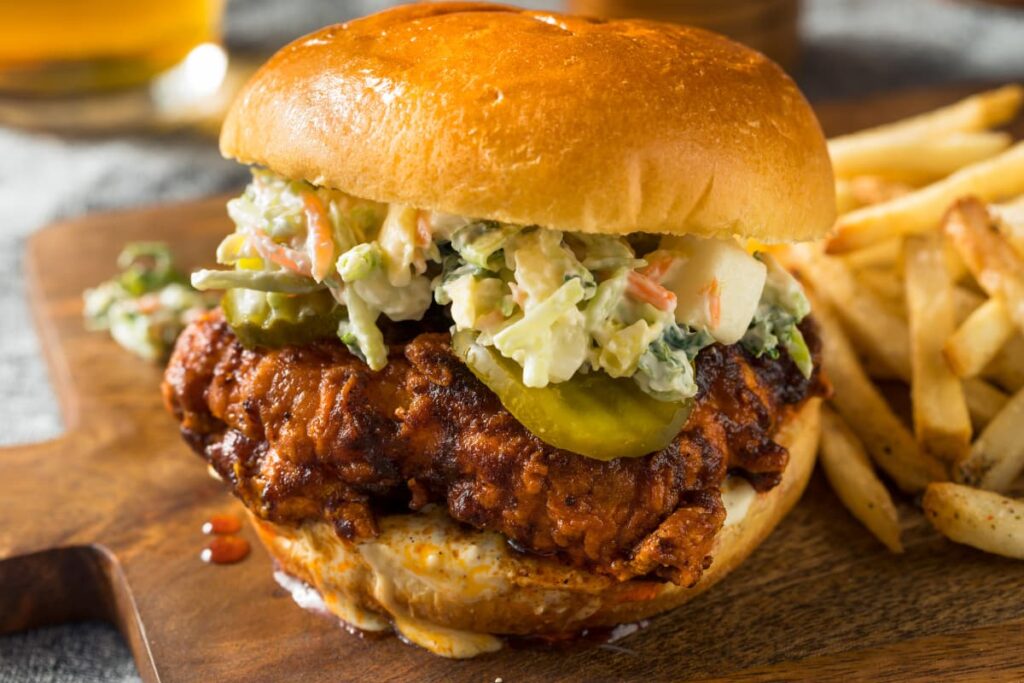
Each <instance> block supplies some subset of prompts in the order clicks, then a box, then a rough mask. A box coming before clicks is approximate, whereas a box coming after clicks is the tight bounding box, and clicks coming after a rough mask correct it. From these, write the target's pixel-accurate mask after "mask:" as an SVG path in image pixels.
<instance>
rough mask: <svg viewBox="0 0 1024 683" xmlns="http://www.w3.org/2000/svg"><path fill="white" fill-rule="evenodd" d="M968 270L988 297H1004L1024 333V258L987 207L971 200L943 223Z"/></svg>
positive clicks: (956, 209)
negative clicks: (990, 215)
mask: <svg viewBox="0 0 1024 683" xmlns="http://www.w3.org/2000/svg"><path fill="white" fill-rule="evenodd" d="M944 229H945V231H946V235H948V236H949V238H950V240H951V241H952V243H953V246H955V247H956V249H957V251H958V252H960V256H961V257H962V258H963V260H964V263H965V264H966V265H967V268H968V269H969V270H970V271H971V274H972V275H974V279H975V280H977V282H978V284H979V285H981V288H982V289H984V290H985V291H986V292H987V293H988V295H989V296H993V297H1001V298H1002V300H1003V303H1004V304H1005V306H1006V310H1007V311H1008V312H1009V314H1010V318H1011V319H1012V320H1013V321H1014V323H1016V325H1017V327H1018V329H1020V330H1021V331H1024V258H1021V257H1020V256H1019V255H1018V254H1017V253H1016V252H1015V251H1014V250H1013V248H1012V247H1011V246H1010V245H1009V243H1008V242H1007V241H1006V240H1005V239H1003V237H1002V236H1001V235H1000V234H999V231H998V229H997V228H996V226H995V225H994V224H993V222H992V220H991V219H990V217H989V215H988V211H987V210H986V209H985V205H984V204H982V203H981V202H979V201H978V200H977V199H975V198H973V197H971V198H967V199H961V200H960V201H958V202H957V203H956V205H955V206H954V207H953V208H952V209H951V210H950V212H949V215H948V217H947V218H946V222H945V224H944Z"/></svg>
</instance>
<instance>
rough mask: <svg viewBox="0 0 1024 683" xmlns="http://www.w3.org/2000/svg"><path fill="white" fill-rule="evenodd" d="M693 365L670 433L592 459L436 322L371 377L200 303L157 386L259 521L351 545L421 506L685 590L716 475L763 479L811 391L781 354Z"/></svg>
mask: <svg viewBox="0 0 1024 683" xmlns="http://www.w3.org/2000/svg"><path fill="white" fill-rule="evenodd" d="M802 327H803V329H804V333H805V335H806V336H807V338H808V341H809V342H810V344H811V347H812V350H813V351H814V353H815V355H817V345H818V342H817V337H816V335H815V334H814V330H813V326H812V325H811V324H809V323H808V322H805V323H804V325H803V326H802ZM696 367H697V382H698V385H699V387H700V392H699V394H698V397H697V404H696V407H695V408H694V410H693V413H692V414H691V416H690V418H689V420H688V421H687V423H686V425H685V426H684V428H683V430H682V431H681V432H680V434H679V436H678V437H677V438H676V439H675V441H674V442H673V443H672V444H671V445H670V446H668V447H667V448H665V449H664V450H662V451H659V452H657V453H652V454H650V455H647V456H644V457H639V458H621V459H617V460H611V461H607V462H605V461H600V460H594V459H591V458H587V457H584V456H581V455H577V454H574V453H570V452H567V451H563V450H559V449H557V448H554V447H553V446H550V445H548V444H546V443H544V442H543V441H541V440H540V439H538V438H537V437H535V436H534V435H532V434H531V433H530V432H528V431H527V430H526V428H525V427H523V426H522V425H521V424H520V423H519V422H518V421H516V419H515V418H514V417H512V415H511V414H509V413H508V411H506V410H505V409H504V408H503V407H502V405H501V403H500V401H499V400H498V398H497V397H496V396H495V395H494V394H493V393H492V392H491V391H490V390H489V389H487V388H486V387H485V386H484V385H483V384H482V383H481V382H480V381H479V380H478V379H477V378H476V377H474V376H473V374H472V373H471V372H470V371H469V369H468V368H466V367H465V365H463V363H462V362H461V361H460V360H459V359H458V358H457V357H456V356H455V355H454V354H453V352H452V351H451V345H450V338H449V336H448V334H447V333H436V332H424V333H420V334H418V335H417V336H415V337H413V338H412V339H411V340H410V341H408V342H406V343H400V344H392V345H391V347H390V356H389V362H388V365H387V366H386V367H385V368H384V369H383V370H381V371H379V372H373V371H371V370H370V369H369V368H368V367H367V366H366V365H365V364H364V363H363V362H362V361H360V360H359V359H358V358H356V357H355V356H353V355H352V354H350V353H349V352H348V350H347V349H346V348H345V346H344V345H342V344H341V343H340V342H337V341H324V342H318V343H315V344H311V345H307V346H303V347H286V348H282V349H276V350H266V349H260V350H248V349H245V348H243V347H242V345H241V344H240V343H239V342H238V341H237V340H236V339H235V337H234V335H233V333H232V332H231V330H230V328H229V327H228V325H227V324H226V323H225V322H224V321H223V320H222V319H221V317H220V316H219V314H216V313H214V314H210V315H208V316H207V317H205V318H203V319H201V320H199V321H198V322H195V323H193V324H192V325H191V326H190V327H189V328H188V329H187V330H186V331H185V333H184V334H183V335H182V336H181V338H180V339H179V341H178V344H177V348H176V350H175V353H174V355H173V357H172V358H171V361H170V364H169V366H168V368H167V372H166V376H165V382H164V387H163V391H164V398H165V401H166V403H167V406H168V408H169V409H170V410H171V411H172V412H173V413H174V415H175V416H176V417H177V418H178V419H179V420H180V421H181V428H182V431H183V433H184V435H185V437H186V440H187V441H188V442H189V444H190V445H191V446H192V447H193V448H194V449H195V450H196V451H197V452H199V453H200V454H201V455H203V456H204V457H205V458H207V459H208V460H209V462H210V463H211V464H212V465H213V467H214V468H215V469H216V470H217V472H218V473H219V474H220V475H221V477H223V479H224V480H225V481H226V482H228V483H229V484H230V486H231V487H232V489H233V490H234V492H235V494H236V495H238V496H239V497H240V498H241V499H242V500H243V501H244V502H245V504H246V505H247V506H248V507H249V509H251V510H252V511H254V512H255V513H256V514H257V515H259V516H260V517H263V518H266V519H269V520H272V521H274V522H278V523H285V524H299V523H301V522H302V521H304V520H311V519H326V520H328V521H330V522H331V523H333V525H334V527H335V528H336V529H337V532H338V534H339V535H340V536H342V537H344V538H349V539H353V540H356V539H360V538H367V537H372V536H373V535H374V534H375V533H376V528H377V527H376V516H377V515H378V514H386V513H388V512H394V511H396V510H400V509H403V508H404V509H406V510H408V509H409V508H411V509H413V510H415V509H419V508H421V507H423V506H424V505H427V504H430V503H437V504H440V505H442V506H445V507H447V510H448V512H449V514H450V515H451V516H452V517H453V518H454V519H456V520H459V521H460V522H464V523H466V524H469V525H471V526H473V527H476V528H478V529H488V530H494V531H498V532H501V533H502V534H504V535H505V536H506V537H507V538H508V539H509V542H510V543H511V544H512V545H513V546H514V547H516V548H518V549H520V550H522V551H524V552H531V553H537V554H540V555H550V556H553V557H555V558H557V559H559V560H561V561H564V562H567V563H569V564H571V565H572V566H575V567H579V568H584V569H588V570H590V571H594V572H598V573H601V574H605V575H608V576H612V577H614V578H616V579H619V580H627V579H630V578H633V577H636V576H656V577H661V578H664V579H667V580H670V581H673V582H675V583H678V584H681V585H690V584H693V583H695V582H696V581H697V579H698V578H700V575H701V572H702V571H703V569H704V568H706V567H707V566H708V565H709V563H710V559H711V558H710V555H709V553H710V550H711V547H712V544H713V540H714V537H715V534H716V533H717V532H718V531H719V529H720V528H721V526H722V524H723V521H724V518H725V509H724V507H723V505H722V500H721V495H720V491H719V489H720V486H721V484H722V482H723V480H724V478H725V476H726V474H727V473H730V472H732V473H738V474H741V475H743V476H745V477H747V478H748V479H749V480H750V481H751V483H752V484H753V485H754V487H755V488H757V489H758V490H767V489H770V488H771V487H772V486H774V485H775V484H777V483H778V481H779V478H780V476H781V473H782V471H783V469H784V468H785V466H786V462H787V459H788V454H787V452H786V450H785V449H784V448H782V447H781V446H779V445H778V444H776V443H775V442H774V441H773V440H772V435H773V434H774V433H775V431H776V430H777V429H778V427H779V425H780V424H781V422H782V421H783V420H785V419H786V418H787V417H788V416H789V415H790V414H792V412H793V411H794V410H795V409H796V408H797V407H798V406H799V404H801V403H802V402H803V401H804V400H805V399H806V398H808V397H809V396H810V395H812V394H815V393H821V391H822V387H821V383H820V381H819V378H818V376H817V374H815V376H813V377H812V378H811V380H809V381H808V380H805V379H804V378H803V377H802V376H801V375H800V373H799V372H798V370H797V369H796V367H795V365H794V364H793V363H792V362H791V361H790V360H789V359H788V358H787V357H786V356H785V354H783V355H782V356H781V357H780V358H778V359H774V360H772V359H769V358H761V359H755V358H752V357H750V356H749V355H747V354H746V353H745V352H744V351H743V350H742V349H741V348H740V347H739V346H729V347H725V346H721V345H715V346H711V347H708V348H707V349H705V350H704V351H702V352H701V353H700V355H699V356H698V358H697V363H696Z"/></svg>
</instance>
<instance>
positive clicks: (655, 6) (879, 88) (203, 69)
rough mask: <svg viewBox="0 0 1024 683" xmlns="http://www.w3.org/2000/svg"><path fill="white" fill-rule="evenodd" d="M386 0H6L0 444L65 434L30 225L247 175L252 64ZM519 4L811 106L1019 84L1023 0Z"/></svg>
mask: <svg viewBox="0 0 1024 683" xmlns="http://www.w3.org/2000/svg"><path fill="white" fill-rule="evenodd" d="M392 4H396V3H392V2H387V1H386V0H362V1H356V0H289V1H288V2H281V1H280V0H228V1H227V2H226V3H225V1H224V0H163V1H162V2H139V1H138V0H33V1H32V2H26V1H23V0H0V320H2V321H3V325H2V326H0V398H2V399H3V401H4V407H5V410H3V411H0V445H5V444H14V443H24V442H30V441H37V440H42V439H46V438H50V437H53V436H55V435H57V434H58V433H59V432H60V430H61V423H60V416H59V415H58V414H57V410H56V403H55V401H54V398H53V395H52V393H51V392H50V390H49V386H48V380H47V377H46V371H45V368H44V366H43V363H42V360H41V358H40V356H39V352H38V348H37V342H36V338H35V335H34V332H33V330H32V327H31V324H30V322H29V316H28V312H27V308H26V305H25V292H24V286H23V279H22V274H21V255H22V252H23V250H24V241H25V238H26V237H27V235H29V234H30V233H31V232H32V231H34V230H37V229H39V228H41V227H43V226H44V225H45V224H47V223H49V222H51V221H54V220H56V219H60V218H67V217H72V216H77V215H81V214H84V213H88V212H91V211H97V210H106V209H115V208H122V207H129V206H137V205H141V204H147V203H152V202H166V201H177V200H185V199H191V198H197V197H201V196H204V195H210V194H215V193H219V192H224V191H228V190H231V189H233V188H236V187H239V186H240V185H241V184H242V183H243V181H244V179H245V177H246V171H245V169H243V168H241V167H238V166H237V165H235V164H233V163H230V162H226V161H224V160H222V159H220V157H219V155H218V153H217V149H216V131H217V128H218V125H219V119H220V116H221V114H222V113H223V110H224V108H225V106H226V105H227V103H228V102H229V101H230V98H231V95H232V94H233V92H234V91H235V90H236V89H237V88H238V87H239V85H240V84H241V83H242V82H244V80H245V78H246V77H247V75H248V74H249V73H251V71H252V69H253V68H254V67H255V66H256V65H257V64H259V62H260V61H261V60H262V59H264V58H265V57H266V56H267V55H268V54H269V53H271V52H272V51H274V50H275V49H277V48H278V47H280V46H282V45H283V44H285V43H287V42H288V41H290V40H292V39H293V38H295V37H297V36H300V35H302V34H304V33H306V32H308V31H311V30H313V29H315V28H317V27H320V26H322V25H325V24H329V23H334V22H338V21H342V20H345V19H349V18H352V17H356V16H360V15H363V14H367V13H370V12H374V11H377V10H380V9H383V8H385V7H387V6H389V5H392ZM518 4H521V5H523V6H526V7H533V8H541V9H566V8H570V9H572V10H574V11H577V12H581V13H587V14H594V15H604V16H648V17H654V18H662V19H668V20H675V21H681V22H684V23H696V24H702V25H705V26H707V27H709V28H712V29H714V30H717V31H720V32H724V33H727V34H730V35H732V36H733V37H735V38H736V39H738V40H741V41H743V42H746V43H748V44H750V45H752V46H754V47H756V48H758V49H760V50H762V51H764V52H766V53H767V54H769V56H772V57H773V58H775V59H776V60H778V61H779V62H780V63H782V64H783V65H784V66H785V67H786V68H787V69H788V70H789V71H790V73H791V74H792V75H793V76H794V77H795V78H796V80H797V82H798V83H799V84H800V86H801V87H802V88H803V90H804V92H805V93H807V95H808V97H809V98H810V99H811V100H812V102H814V103H816V104H820V103H823V102H828V101H836V100H843V99H856V98H864V97H867V96H870V95H874V94H877V93H882V92H890V91H898V90H904V89H908V88H924V87H932V86H942V85H950V84H976V85H978V86H979V87H980V86H984V85H987V84H992V83H1001V82H1006V81H1019V80H1022V79H1024V2H1012V1H1010V0H1004V1H1003V2H999V3H986V2H969V1H967V0H902V1H900V2H892V1H891V0H804V1H803V2H799V0H566V1H565V2H562V1H559V0H546V1H544V0H539V1H524V2H520V3H518ZM1015 6H1017V7H1021V8H1022V9H1016V8H1015ZM55 267H59V264H55ZM135 680H138V675H137V673H136V671H135V667H134V665H133V664H132V662H131V658H130V655H129V653H128V651H127V648H126V647H125V645H124V643H123V642H122V641H121V639H120V636H119V635H118V634H117V633H116V631H115V630H114V629H113V628H112V627H110V626H107V625H103V624H81V625H72V626H60V627H54V628H49V629H42V630H38V631H33V632H30V633H23V634H16V635H13V636H7V637H2V638H0V683H8V682H14V681H18V682H21V681H54V682H58V681H59V682H64V681H135Z"/></svg>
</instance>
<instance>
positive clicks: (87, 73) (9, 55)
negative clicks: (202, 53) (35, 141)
mask: <svg viewBox="0 0 1024 683" xmlns="http://www.w3.org/2000/svg"><path fill="white" fill-rule="evenodd" d="M222 9H223V0H2V1H0V92H3V93H7V94H18V95H33V96H36V95H39V96H47V95H67V94H75V93H85V92H95V91H100V90H110V89H116V88H124V87H129V86H136V85H141V84H144V83H146V82H148V81H150V80H151V79H152V78H154V77H155V76H157V75H158V74H160V73H162V72H164V71H167V70H168V69H171V68H172V67H174V66H175V65H177V64H179V63H180V62H182V60H184V59H185V57H186V56H187V55H188V54H189V53H190V52H191V51H192V50H193V49H195V48H196V47H197V46H199V45H202V44H204V43H210V42H213V43H216V42H218V40H219V34H220V18H221V11H222Z"/></svg>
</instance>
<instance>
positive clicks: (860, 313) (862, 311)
mask: <svg viewBox="0 0 1024 683" xmlns="http://www.w3.org/2000/svg"><path fill="white" fill-rule="evenodd" d="M791 253H792V254H793V259H792V261H791V265H792V266H793V267H794V268H795V269H796V270H797V271H798V272H799V273H800V275H801V277H802V278H803V280H804V281H805V282H806V283H807V284H809V285H810V286H811V287H812V288H813V289H814V291H815V292H816V293H817V294H818V296H820V297H822V298H824V299H825V300H826V301H828V303H829V304H831V305H832V307H833V308H834V309H835V311H836V313H837V314H838V315H839V316H840V317H841V318H842V321H843V327H844V328H845V329H846V330H847V331H848V332H849V334H850V336H851V337H852V338H853V340H854V342H855V343H856V344H857V348H858V349H860V350H861V351H862V352H863V353H864V354H865V355H868V356H870V357H871V359H872V361H874V362H877V364H880V365H882V366H884V367H887V368H888V369H889V370H890V371H891V372H892V373H894V374H895V375H896V376H897V377H900V378H903V379H905V380H907V381H909V380H910V347H909V344H908V338H909V337H908V331H907V324H906V322H905V321H904V320H903V319H902V318H901V317H900V315H899V314H897V313H896V312H895V311H893V310H892V309H891V307H890V306H889V305H886V303H885V302H884V301H883V300H881V299H880V298H879V297H877V296H876V295H874V294H873V293H872V292H870V291H868V290H866V289H865V288H863V287H861V286H860V285H859V283H858V282H857V280H856V278H855V277H854V276H853V273H852V272H851V271H850V269H849V268H848V267H847V266H846V265H845V264H844V263H843V262H842V260H840V259H836V258H832V257H829V256H823V255H821V254H819V253H818V252H817V251H816V250H815V249H814V247H811V246H809V245H797V246H795V247H793V249H792V250H791Z"/></svg>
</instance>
